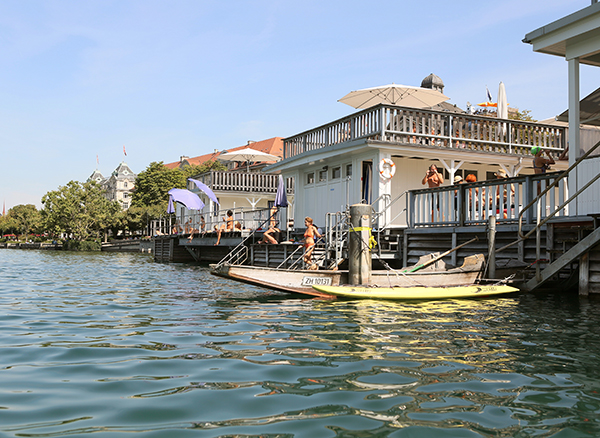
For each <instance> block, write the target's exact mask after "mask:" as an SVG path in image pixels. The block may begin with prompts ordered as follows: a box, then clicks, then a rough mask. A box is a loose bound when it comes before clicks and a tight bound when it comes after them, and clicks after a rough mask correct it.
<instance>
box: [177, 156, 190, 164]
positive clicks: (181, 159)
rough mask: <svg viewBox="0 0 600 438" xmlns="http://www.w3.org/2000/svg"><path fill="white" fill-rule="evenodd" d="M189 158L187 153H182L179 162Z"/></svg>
mask: <svg viewBox="0 0 600 438" xmlns="http://www.w3.org/2000/svg"><path fill="white" fill-rule="evenodd" d="M188 158H190V157H188V156H187V155H182V156H181V157H179V162H180V163H183V160H187V159H188Z"/></svg>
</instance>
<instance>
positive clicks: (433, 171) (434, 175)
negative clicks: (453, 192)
mask: <svg viewBox="0 0 600 438" xmlns="http://www.w3.org/2000/svg"><path fill="white" fill-rule="evenodd" d="M421 184H423V185H425V184H427V186H428V187H430V188H433V187H439V186H441V185H442V184H444V175H442V174H441V173H439V172H438V168H437V166H436V165H435V164H432V165H431V166H429V169H427V172H425V176H424V177H423V180H422V181H421Z"/></svg>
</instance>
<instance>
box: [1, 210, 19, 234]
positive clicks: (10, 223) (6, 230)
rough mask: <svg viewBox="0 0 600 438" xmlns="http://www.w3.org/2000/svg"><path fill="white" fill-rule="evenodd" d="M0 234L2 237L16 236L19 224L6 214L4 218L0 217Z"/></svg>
mask: <svg viewBox="0 0 600 438" xmlns="http://www.w3.org/2000/svg"><path fill="white" fill-rule="evenodd" d="M0 232H1V234H2V235H4V234H17V233H19V223H18V222H17V220H16V219H15V218H13V217H11V216H9V215H8V213H7V214H6V216H2V217H0Z"/></svg>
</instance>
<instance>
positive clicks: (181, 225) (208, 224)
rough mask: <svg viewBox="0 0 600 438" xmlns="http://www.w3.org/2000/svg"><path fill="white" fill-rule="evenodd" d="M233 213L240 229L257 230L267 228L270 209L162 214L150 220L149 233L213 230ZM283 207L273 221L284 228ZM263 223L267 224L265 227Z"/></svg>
mask: <svg viewBox="0 0 600 438" xmlns="http://www.w3.org/2000/svg"><path fill="white" fill-rule="evenodd" d="M229 210H231V212H232V213H233V220H234V224H235V225H238V224H239V229H240V230H254V231H256V230H258V231H261V230H262V229H266V228H268V224H269V223H270V221H269V219H270V214H271V213H270V210H269V209H267V208H262V209H254V210H253V209H244V208H243V207H237V208H231V209H224V210H219V211H217V212H216V213H212V212H211V213H202V212H199V211H196V210H186V211H185V214H184V216H182V217H174V216H170V217H169V216H164V217H161V218H159V219H155V220H153V221H152V223H151V225H150V227H151V233H150V234H151V235H154V236H157V235H174V234H186V235H187V234H190V233H191V232H192V230H193V232H194V233H195V234H198V233H202V232H203V231H204V232H205V233H208V232H211V231H215V230H216V229H218V228H220V227H221V225H222V224H224V223H225V221H224V220H223V218H226V217H227V212H228V211H229ZM286 213H287V212H285V209H281V208H280V209H279V210H278V212H277V214H276V215H275V216H274V221H275V222H276V223H278V224H279V228H281V229H282V230H283V229H285V228H286V227H285V224H283V221H284V219H285V217H286ZM265 224H267V226H266V228H265Z"/></svg>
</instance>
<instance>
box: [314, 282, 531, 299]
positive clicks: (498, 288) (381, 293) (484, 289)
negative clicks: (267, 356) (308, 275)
mask: <svg viewBox="0 0 600 438" xmlns="http://www.w3.org/2000/svg"><path fill="white" fill-rule="evenodd" d="M313 288H314V289H315V290H317V291H318V292H321V293H324V294H327V295H334V296H336V297H343V298H356V299H385V300H442V299H448V298H482V297H489V296H493V295H501V294H508V293H513V292H517V291H518V290H519V289H517V288H515V287H511V286H505V285H477V284H471V285H465V286H452V287H422V286H420V287H365V286H313Z"/></svg>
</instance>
